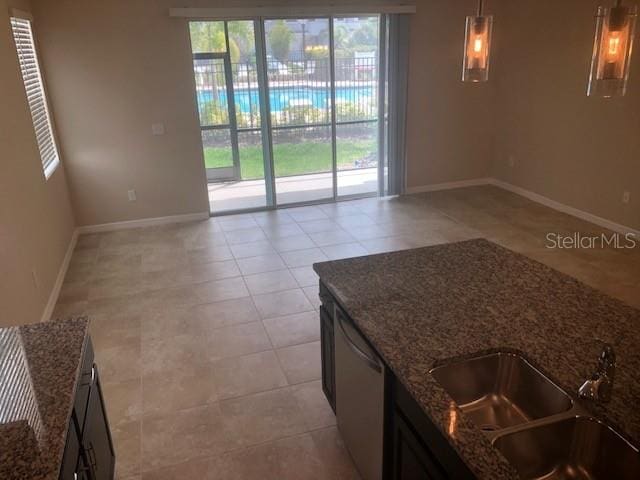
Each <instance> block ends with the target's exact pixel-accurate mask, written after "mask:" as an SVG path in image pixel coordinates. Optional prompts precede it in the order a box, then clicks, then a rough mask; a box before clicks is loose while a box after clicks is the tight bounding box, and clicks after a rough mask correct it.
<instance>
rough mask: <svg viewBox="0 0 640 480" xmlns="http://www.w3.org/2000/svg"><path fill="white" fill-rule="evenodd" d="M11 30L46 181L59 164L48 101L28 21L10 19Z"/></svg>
mask: <svg viewBox="0 0 640 480" xmlns="http://www.w3.org/2000/svg"><path fill="white" fill-rule="evenodd" d="M11 30H12V32H13V39H14V41H15V44H16V52H17V53H18V63H19V64H20V73H21V74H22V81H23V83H24V89H25V92H26V94H27V103H28V104H29V111H30V112H31V121H32V122H33V131H34V134H35V137H36V143H37V144H38V150H39V151H40V160H41V162H42V169H43V171H44V173H45V177H47V178H49V176H50V175H51V173H53V171H54V170H55V167H56V165H57V163H58V158H59V157H58V148H57V146H56V142H55V137H54V135H53V128H52V126H51V117H50V115H49V110H48V108H47V97H46V94H45V91H44V83H43V81H42V75H41V73H40V66H39V64H38V54H37V52H36V48H35V43H34V41H33V31H32V30H31V21H30V20H27V19H24V18H16V17H12V18H11Z"/></svg>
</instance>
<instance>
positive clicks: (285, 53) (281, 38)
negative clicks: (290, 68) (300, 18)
mask: <svg viewBox="0 0 640 480" xmlns="http://www.w3.org/2000/svg"><path fill="white" fill-rule="evenodd" d="M292 40H293V32H292V31H291V29H290V28H289V25H287V23H286V22H285V21H284V20H277V21H276V22H275V24H274V25H273V27H272V28H271V31H270V32H269V44H270V45H271V51H272V52H273V56H274V57H276V58H277V59H278V60H279V61H281V62H286V61H287V60H288V59H289V51H290V49H291V41H292Z"/></svg>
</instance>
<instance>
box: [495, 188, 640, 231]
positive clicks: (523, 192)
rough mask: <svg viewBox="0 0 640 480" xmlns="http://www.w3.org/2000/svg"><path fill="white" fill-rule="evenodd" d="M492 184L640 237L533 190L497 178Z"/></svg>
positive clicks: (625, 227) (611, 228)
mask: <svg viewBox="0 0 640 480" xmlns="http://www.w3.org/2000/svg"><path fill="white" fill-rule="evenodd" d="M490 183H491V185H495V186H496V187H500V188H502V189H504V190H508V191H510V192H513V193H516V194H518V195H520V196H522V197H525V198H528V199H529V200H532V201H534V202H536V203H539V204H541V205H545V206H547V207H550V208H553V209H554V210H558V211H559V212H563V213H567V214H569V215H572V216H574V217H577V218H580V219H581V220H586V221H587V222H591V223H593V224H595V225H598V226H600V227H603V228H607V229H609V230H611V231H613V232H617V233H622V234H627V233H631V234H633V235H635V236H640V230H636V229H634V228H631V227H628V226H626V225H622V224H620V223H616V222H612V221H611V220H607V219H606V218H602V217H599V216H597V215H594V214H592V213H589V212H585V211H584V210H580V209H578V208H575V207H571V206H569V205H565V204H564V203H560V202H557V201H555V200H552V199H550V198H548V197H545V196H544V195H540V194H539V193H535V192H532V191H531V190H527V189H525V188H522V187H518V186H517V185H513V184H512V183H508V182H505V181H503V180H498V179H497V178H492V179H491V182H490Z"/></svg>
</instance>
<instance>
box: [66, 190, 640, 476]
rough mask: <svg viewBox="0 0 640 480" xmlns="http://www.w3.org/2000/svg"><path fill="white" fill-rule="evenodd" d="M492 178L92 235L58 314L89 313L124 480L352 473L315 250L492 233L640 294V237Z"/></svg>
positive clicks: (637, 297)
mask: <svg viewBox="0 0 640 480" xmlns="http://www.w3.org/2000/svg"><path fill="white" fill-rule="evenodd" d="M574 231H579V232H582V233H589V234H596V233H599V232H601V231H602V229H600V228H598V227H595V226H593V225H591V224H588V223H586V222H583V221H580V220H577V219H575V218H573V217H569V216H567V215H564V214H561V213H558V212H556V211H553V210H550V209H548V208H545V207H541V206H540V205H537V204H534V203H531V202H529V201H528V200H525V199H523V198H521V197H518V196H516V195H513V194H511V193H507V192H504V191H502V190H499V189H497V188H493V187H478V188H467V189H460V190H453V191H448V192H438V193H431V194H424V195H415V196H408V197H402V198H394V199H366V200H356V201H350V202H344V203H339V204H328V205H321V206H313V207H302V208H296V209H288V210H280V211H276V212H269V213H254V214H246V215H236V216H229V217H218V218H216V219H211V220H209V221H205V222H197V223H189V224H181V225H170V226H162V227H150V228H144V229H135V230H123V231H118V232H110V233H103V234H96V235H84V236H82V237H81V238H80V239H79V241H78V246H77V248H76V251H75V253H74V256H73V259H72V262H71V266H70V268H69V272H68V274H67V277H66V281H65V283H64V286H63V289H62V292H61V295H60V300H59V304H58V306H57V307H56V311H55V313H54V316H55V317H63V316H67V315H77V314H87V315H89V316H90V317H91V319H92V324H91V331H92V336H93V341H94V344H95V349H96V358H97V363H98V366H99V369H100V373H101V378H102V382H103V385H104V389H105V397H106V403H107V409H108V414H109V420H110V422H111V428H112V430H113V435H114V441H115V446H116V451H117V472H118V473H117V474H118V478H120V479H132V480H133V479H140V478H142V479H145V480H147V479H177V478H180V479H184V478H199V479H200V478H202V479H224V480H233V479H243V480H244V479H257V478H260V479H273V480H276V479H277V480H286V479H295V480H305V479H332V480H334V479H337V480H339V479H356V478H358V476H357V473H356V472H355V470H354V467H353V465H352V464H351V461H350V459H349V457H348V454H347V453H346V451H345V449H344V447H343V444H342V442H341V439H340V436H339V433H338V432H337V429H336V427H335V418H334V416H333V414H332V412H331V410H330V409H329V407H328V405H327V403H326V401H325V399H324V398H323V395H322V393H321V387H320V381H319V379H320V353H319V321H318V313H317V308H318V307H319V301H318V297H317V290H318V287H317V282H318V280H317V277H316V275H315V273H314V272H313V270H312V269H311V264H312V263H314V262H318V261H322V260H326V259H329V258H330V259H336V258H342V257H348V256H354V255H364V254H369V253H378V252H384V251H391V250H398V249H406V248H412V247H418V246H426V245H433V244H438V243H444V242H451V241H457V240H464V239H468V238H473V237H478V236H484V237H487V238H489V239H491V240H493V241H496V242H498V243H501V244H503V245H505V246H507V247H508V248H511V249H513V250H516V251H519V252H522V253H524V254H525V255H528V256H530V257H532V258H534V259H537V260H539V261H541V262H544V263H547V264H549V265H551V266H552V267H554V268H557V269H559V270H561V271H563V272H565V273H568V274H570V275H572V276H574V277H577V278H579V279H581V280H583V281H584V282H586V283H588V284H590V285H592V286H594V287H596V288H598V289H601V290H603V291H605V292H607V293H609V294H611V295H613V296H617V297H619V298H621V299H622V300H624V301H626V302H627V303H630V304H634V305H635V306H640V249H635V250H633V251H631V250H626V251H623V250H613V249H611V248H608V249H604V250H580V251H570V250H549V249H547V248H545V235H546V233H547V232H563V233H570V232H574Z"/></svg>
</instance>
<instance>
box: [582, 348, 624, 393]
mask: <svg viewBox="0 0 640 480" xmlns="http://www.w3.org/2000/svg"><path fill="white" fill-rule="evenodd" d="M615 374H616V354H615V352H614V351H613V347H612V346H611V345H608V344H605V346H604V347H603V348H602V352H601V353H600V357H599V358H598V370H597V371H596V372H595V373H594V374H593V375H592V376H591V378H590V379H589V380H587V381H586V382H584V383H583V384H582V386H581V387H580V388H579V389H578V395H579V396H580V398H586V399H589V400H594V401H596V402H608V401H609V400H611V390H613V378H614V376H615Z"/></svg>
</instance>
